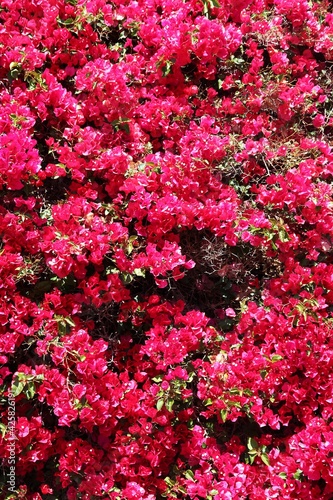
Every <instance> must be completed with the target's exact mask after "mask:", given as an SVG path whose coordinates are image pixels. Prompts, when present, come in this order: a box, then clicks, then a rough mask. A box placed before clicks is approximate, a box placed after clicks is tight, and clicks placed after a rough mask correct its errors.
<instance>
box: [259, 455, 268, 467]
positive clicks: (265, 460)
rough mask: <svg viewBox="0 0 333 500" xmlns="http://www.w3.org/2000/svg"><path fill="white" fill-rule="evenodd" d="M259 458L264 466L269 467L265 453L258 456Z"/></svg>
mask: <svg viewBox="0 0 333 500" xmlns="http://www.w3.org/2000/svg"><path fill="white" fill-rule="evenodd" d="M260 458H261V460H262V461H263V462H264V464H265V465H270V463H269V458H268V455H267V453H262V454H261V455H260Z"/></svg>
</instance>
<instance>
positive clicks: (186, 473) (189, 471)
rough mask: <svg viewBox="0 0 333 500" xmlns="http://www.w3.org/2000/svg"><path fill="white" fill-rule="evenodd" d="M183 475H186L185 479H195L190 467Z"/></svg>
mask: <svg viewBox="0 0 333 500" xmlns="http://www.w3.org/2000/svg"><path fill="white" fill-rule="evenodd" d="M184 476H185V477H186V479H188V480H189V481H195V478H194V474H193V472H192V471H191V470H190V469H188V470H187V471H186V472H185V474H184Z"/></svg>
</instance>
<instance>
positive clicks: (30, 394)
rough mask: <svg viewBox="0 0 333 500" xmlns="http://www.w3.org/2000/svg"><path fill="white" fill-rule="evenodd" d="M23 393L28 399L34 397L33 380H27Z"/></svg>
mask: <svg viewBox="0 0 333 500" xmlns="http://www.w3.org/2000/svg"><path fill="white" fill-rule="evenodd" d="M24 394H25V395H26V396H27V398H28V399H32V398H33V397H34V395H35V394H36V388H35V384H34V383H33V382H28V384H27V385H26V387H25V389H24Z"/></svg>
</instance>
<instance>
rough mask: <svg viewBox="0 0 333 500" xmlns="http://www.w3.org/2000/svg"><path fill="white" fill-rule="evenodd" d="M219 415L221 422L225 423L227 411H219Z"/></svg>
mask: <svg viewBox="0 0 333 500" xmlns="http://www.w3.org/2000/svg"><path fill="white" fill-rule="evenodd" d="M220 414H221V418H222V422H225V421H226V420H227V416H228V410H221V411H220Z"/></svg>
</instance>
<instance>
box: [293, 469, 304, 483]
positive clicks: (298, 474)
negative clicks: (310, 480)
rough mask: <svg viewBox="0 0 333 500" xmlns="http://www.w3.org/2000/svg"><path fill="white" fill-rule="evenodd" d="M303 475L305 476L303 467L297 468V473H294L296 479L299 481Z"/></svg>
mask: <svg viewBox="0 0 333 500" xmlns="http://www.w3.org/2000/svg"><path fill="white" fill-rule="evenodd" d="M302 476H303V471H301V469H297V471H296V472H295V474H293V477H294V479H296V480H298V481H300V480H301V479H302Z"/></svg>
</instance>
